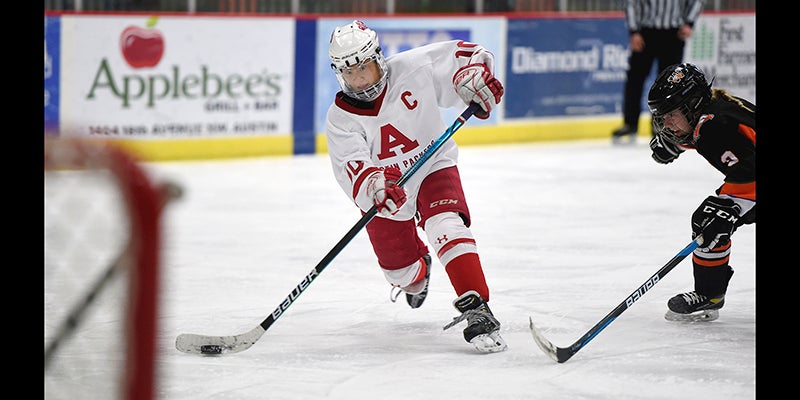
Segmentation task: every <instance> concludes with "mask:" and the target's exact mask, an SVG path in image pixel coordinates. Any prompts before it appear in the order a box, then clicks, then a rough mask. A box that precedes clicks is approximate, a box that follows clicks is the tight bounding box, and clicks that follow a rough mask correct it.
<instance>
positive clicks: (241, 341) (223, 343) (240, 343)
mask: <svg viewBox="0 0 800 400" xmlns="http://www.w3.org/2000/svg"><path fill="white" fill-rule="evenodd" d="M479 107H480V106H479V105H478V104H476V103H471V104H470V105H469V107H467V109H466V110H464V112H462V113H461V115H460V116H459V117H458V118H457V119H456V120H455V121H454V122H453V124H452V125H450V127H449V128H447V130H446V131H445V132H444V133H442V135H441V136H439V138H438V139H436V140H435V141H434V142H433V143H432V144H431V146H430V147H429V148H428V149H426V150H425V152H423V153H422V155H421V156H420V158H419V159H418V160H417V161H416V162H415V163H414V164H412V165H411V167H410V168H409V169H407V170H406V172H405V173H403V175H402V176H400V179H398V180H397V185H398V186H403V185H404V184H405V183H406V182H407V181H408V180H409V179H410V178H411V176H412V175H414V174H415V173H416V172H417V170H419V168H420V167H421V166H422V165H423V164H424V163H425V162H426V161H428V159H429V158H430V157H431V156H432V155H433V154H434V153H435V152H436V151H438V150H439V148H440V147H442V144H444V142H445V141H447V139H450V138H451V137H452V136H453V134H455V133H456V131H457V130H458V129H459V128H461V126H462V125H464V123H465V122H466V121H467V120H468V119H469V118H470V117H471V116H472V114H473V113H475V111H476V110H478V108H479ZM377 213H378V209H377V207H375V206H372V207H371V208H370V209H369V210H368V211H367V212H366V213H365V214H364V215H363V216H362V217H361V219H359V220H358V222H356V224H355V225H353V227H352V228H350V230H349V231H347V233H346V234H345V235H344V237H342V238H341V239H340V240H339V242H338V243H336V245H335V246H334V247H333V249H331V250H330V251H329V252H328V254H326V255H325V257H323V258H322V260H321V261H320V262H319V263H318V264H317V266H316V267H314V269H312V270H311V272H309V273H308V275H306V276H305V277H304V278H303V280H302V281H300V283H298V284H297V286H296V287H295V288H294V289H292V292H291V293H289V295H288V296H286V298H285V299H284V300H283V301H282V302H281V303H280V304H278V307H276V308H275V310H274V311H273V312H272V314H269V315H268V316H267V317H266V318H265V319H264V320H263V321H262V322H261V323H260V324H258V326H256V327H255V328H253V329H251V330H250V331H248V332H245V333H242V334H239V335H233V336H208V335H197V334H191V333H183V334H180V335H178V337H177V339H175V347H176V348H177V349H178V350H180V351H182V352H184V353H192V354H222V353H238V352H240V351H244V350H247V349H249V348H250V347H251V346H252V345H253V344H255V342H256V341H258V339H259V338H261V336H262V335H263V334H264V332H266V331H267V329H269V328H270V326H272V324H273V323H275V321H276V320H277V319H278V318H280V316H281V315H283V313H284V312H286V310H287V309H288V308H289V306H291V305H292V304H293V303H294V302H295V301H296V300H297V298H298V297H300V294H302V293H303V291H304V290H306V289H307V288H308V287H309V286H310V285H311V282H313V281H314V279H316V278H317V277H318V276H319V274H320V273H322V271H323V270H324V269H325V268H326V267H327V266H328V264H330V262H331V261H332V260H333V259H334V258H335V257H336V256H337V255H338V254H339V252H341V251H342V249H344V247H345V246H347V244H348V243H350V241H351V240H352V239H353V238H354V237H355V236H356V234H357V233H358V232H359V231H361V229H362V228H364V227H365V226H366V225H367V223H369V221H371V220H372V218H373V217H375V214H377Z"/></svg>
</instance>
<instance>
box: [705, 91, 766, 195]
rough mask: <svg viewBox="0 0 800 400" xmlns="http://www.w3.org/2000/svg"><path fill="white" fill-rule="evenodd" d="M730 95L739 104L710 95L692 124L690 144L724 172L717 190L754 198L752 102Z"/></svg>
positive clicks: (754, 146)
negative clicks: (700, 114) (704, 106)
mask: <svg viewBox="0 0 800 400" xmlns="http://www.w3.org/2000/svg"><path fill="white" fill-rule="evenodd" d="M716 94H717V93H715V95H716ZM731 97H733V96H731ZM733 99H734V100H738V101H741V103H742V105H739V104H737V103H736V102H735V101H733V100H731V99H729V98H726V96H714V98H713V99H712V100H711V102H710V103H709V104H708V106H706V108H705V109H704V110H703V115H702V116H701V117H700V121H699V122H698V123H697V126H696V127H695V131H694V141H695V146H694V147H695V150H697V152H698V153H699V154H700V155H701V156H703V158H705V159H706V160H707V161H708V162H709V163H710V164H711V165H713V166H714V168H716V169H717V170H719V171H720V172H722V174H724V175H725V182H724V183H723V185H722V186H721V187H720V188H719V190H718V191H717V193H718V194H726V195H730V196H733V197H739V198H743V199H748V200H752V201H755V200H756V106H755V104H752V103H750V102H749V101H747V100H744V99H741V98H738V97H733Z"/></svg>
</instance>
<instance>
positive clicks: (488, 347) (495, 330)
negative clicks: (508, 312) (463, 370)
mask: <svg viewBox="0 0 800 400" xmlns="http://www.w3.org/2000/svg"><path fill="white" fill-rule="evenodd" d="M453 305H454V306H455V307H456V309H457V310H458V311H460V312H461V315H460V316H458V317H455V318H453V322H451V323H449V324H447V325H445V327H444V329H448V328H450V327H452V326H454V325H456V324H458V323H459V322H461V321H463V320H465V319H466V320H467V327H466V328H464V340H466V341H467V342H469V343H472V344H473V345H474V346H475V348H476V349H477V350H478V351H480V352H483V353H496V352H499V351H503V350H505V349H506V348H507V347H508V345H507V344H506V341H505V340H503V338H502V337H500V322H498V321H497V319H496V318H495V317H494V315H493V314H492V310H490V309H489V305H488V304H486V302H485V301H483V299H482V298H481V296H480V295H479V294H478V292H476V291H474V290H470V291H469V292H466V293H464V294H462V295H461V296H460V297H459V298H457V299H456V300H455V301H453Z"/></svg>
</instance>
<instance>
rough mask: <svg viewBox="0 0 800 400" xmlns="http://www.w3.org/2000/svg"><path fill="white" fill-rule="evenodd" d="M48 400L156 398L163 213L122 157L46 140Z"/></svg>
mask: <svg viewBox="0 0 800 400" xmlns="http://www.w3.org/2000/svg"><path fill="white" fill-rule="evenodd" d="M44 151H45V157H44V167H45V168H44V177H45V185H44V211H45V213H44V217H45V219H44V228H45V232H44V233H45V235H44V277H45V281H44V289H45V290H44V300H45V303H44V305H45V310H44V311H45V314H44V319H45V332H44V336H45V360H44V367H45V398H47V399H89V398H91V399H124V400H132V399H136V400H151V399H154V398H155V386H156V375H157V374H156V371H155V361H156V349H155V337H156V332H157V318H156V317H157V310H158V292H159V245H160V232H161V229H160V219H161V210H162V208H163V205H164V204H165V200H166V199H168V198H169V196H167V194H168V193H169V190H165V189H164V188H165V187H168V186H169V185H162V186H159V187H156V186H155V185H154V184H153V183H152V182H151V180H150V178H149V176H148V174H147V173H146V172H145V170H144V169H143V168H142V166H141V165H140V164H139V163H138V162H137V161H136V160H135V158H134V157H132V156H131V154H129V153H128V152H126V151H124V150H123V149H122V148H120V147H117V146H114V145H111V144H107V143H103V142H83V141H75V140H66V139H47V140H45V149H44Z"/></svg>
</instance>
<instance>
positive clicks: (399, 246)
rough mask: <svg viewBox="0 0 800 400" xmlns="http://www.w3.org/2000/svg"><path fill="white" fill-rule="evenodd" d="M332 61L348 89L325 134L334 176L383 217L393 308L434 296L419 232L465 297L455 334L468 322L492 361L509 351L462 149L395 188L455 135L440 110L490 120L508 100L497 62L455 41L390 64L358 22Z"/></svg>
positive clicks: (383, 264) (339, 37) (470, 335)
mask: <svg viewBox="0 0 800 400" xmlns="http://www.w3.org/2000/svg"><path fill="white" fill-rule="evenodd" d="M328 55H329V57H330V60H331V68H332V69H333V71H334V73H335V75H336V78H337V79H338V81H339V85H340V86H341V88H342V90H341V91H340V92H338V93H337V94H336V98H335V99H334V101H333V104H331V106H330V108H329V109H328V113H327V121H326V126H325V129H326V137H327V143H328V153H329V155H330V159H331V164H332V167H333V173H334V175H335V177H336V180H337V181H338V183H339V185H340V186H341V187H342V189H343V190H344V192H345V194H346V195H347V196H349V197H350V198H351V199H352V200H353V202H354V203H355V204H356V206H358V208H359V209H361V211H362V213H363V212H366V211H367V210H369V209H370V208H372V206H373V205H374V206H376V207H377V209H378V214H377V215H376V217H375V218H373V219H372V220H371V221H370V222H369V223H368V224H367V226H366V230H367V233H368V235H369V238H370V242H371V243H372V248H373V250H374V251H375V255H376V256H377V258H378V265H379V266H380V268H381V270H382V271H383V273H384V276H385V278H386V280H387V281H388V282H389V284H390V285H391V291H390V298H391V299H392V301H394V300H395V299H396V298H397V297H398V296H399V295H400V294H401V293H405V295H406V301H407V302H408V305H409V306H411V308H418V307H420V306H421V305H422V303H423V302H424V301H425V297H426V296H427V294H428V282H429V279H430V275H431V271H430V268H431V257H430V255H429V250H428V248H427V246H426V245H425V243H424V242H423V241H422V240H421V239H420V237H419V235H418V231H417V226H419V227H421V228H422V229H423V231H424V232H425V234H426V235H427V238H428V243H429V244H430V245H431V246H432V247H433V250H434V251H435V253H436V255H437V257H438V259H439V261H440V262H441V263H442V265H444V267H445V271H446V272H447V275H448V277H449V279H450V282H451V284H452V285H453V289H455V292H456V295H457V298H456V299H455V300H454V301H453V305H454V306H455V307H456V309H457V310H458V311H459V312H461V315H460V316H459V317H457V318H455V319H454V321H453V323H451V324H449V325H448V326H447V327H449V326H452V325H454V324H455V323H457V322H459V321H461V320H464V319H466V320H467V327H466V328H465V329H464V339H465V340H466V341H467V342H470V343H472V344H473V345H475V347H476V348H477V349H478V350H479V351H482V352H498V351H503V350H505V349H506V347H507V345H506V342H505V341H504V340H503V338H502V337H501V336H500V334H499V329H500V322H498V321H497V319H496V318H495V317H494V315H493V314H492V311H491V310H490V309H489V306H488V304H487V303H488V301H489V287H488V285H487V283H486V279H485V277H484V273H483V267H482V265H481V261H480V258H479V256H478V250H477V246H476V242H475V238H474V237H473V235H472V232H471V230H470V228H469V226H470V222H471V221H470V213H469V208H468V207H467V202H466V199H465V196H464V192H463V190H462V187H461V178H460V176H459V172H458V167H457V161H458V148H457V147H456V143H455V142H454V141H453V140H452V139H448V140H447V141H446V142H445V143H443V144H442V146H441V147H440V148H439V149H438V151H437V152H436V153H434V154H433V155H432V156H431V157H430V158H429V159H428V160H427V161H426V162H425V164H424V165H422V166H421V167H420V168H419V169H418V170H417V171H416V173H415V174H414V175H413V176H412V177H411V178H410V179H408V181H407V182H406V183H405V184H404V185H403V186H402V187H400V186H398V185H397V184H396V183H395V182H396V181H397V180H398V179H399V178H400V177H401V176H402V173H403V172H404V171H405V170H407V169H408V168H409V167H410V166H411V165H412V164H413V163H414V162H415V161H416V160H417V159H418V158H419V157H420V155H422V154H423V152H424V151H425V149H426V148H428V147H429V146H430V145H431V144H433V143H434V142H435V140H436V139H438V137H439V136H440V134H442V133H443V132H444V131H445V130H446V129H447V128H448V125H447V124H445V122H444V120H443V118H442V115H441V111H440V107H441V108H463V107H465V106H466V105H468V104H470V103H471V102H475V103H478V104H479V105H480V108H479V109H478V111H477V112H476V113H475V116H476V117H477V118H481V119H485V118H488V117H489V113H490V112H491V111H492V109H493V108H494V107H495V106H496V105H497V104H498V103H499V102H500V99H501V97H502V96H503V91H504V90H503V85H502V84H501V83H500V81H498V80H497V79H495V77H494V74H493V73H494V57H493V55H492V54H491V53H490V52H489V51H487V50H486V49H485V48H483V47H482V46H480V45H478V44H474V43H469V42H464V41H459V40H452V41H444V42H438V43H432V44H428V45H425V46H421V47H418V48H415V49H411V50H408V51H404V52H401V53H398V54H395V55H393V56H391V57H387V58H384V56H383V54H382V52H381V47H380V43H379V41H378V35H377V34H376V33H375V31H373V30H372V29H369V28H368V27H366V25H365V24H364V23H363V22H361V21H357V20H356V21H353V22H352V23H350V24H348V25H344V26H340V27H337V28H336V29H335V30H334V32H333V34H332V35H331V42H330V48H329V54H328Z"/></svg>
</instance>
